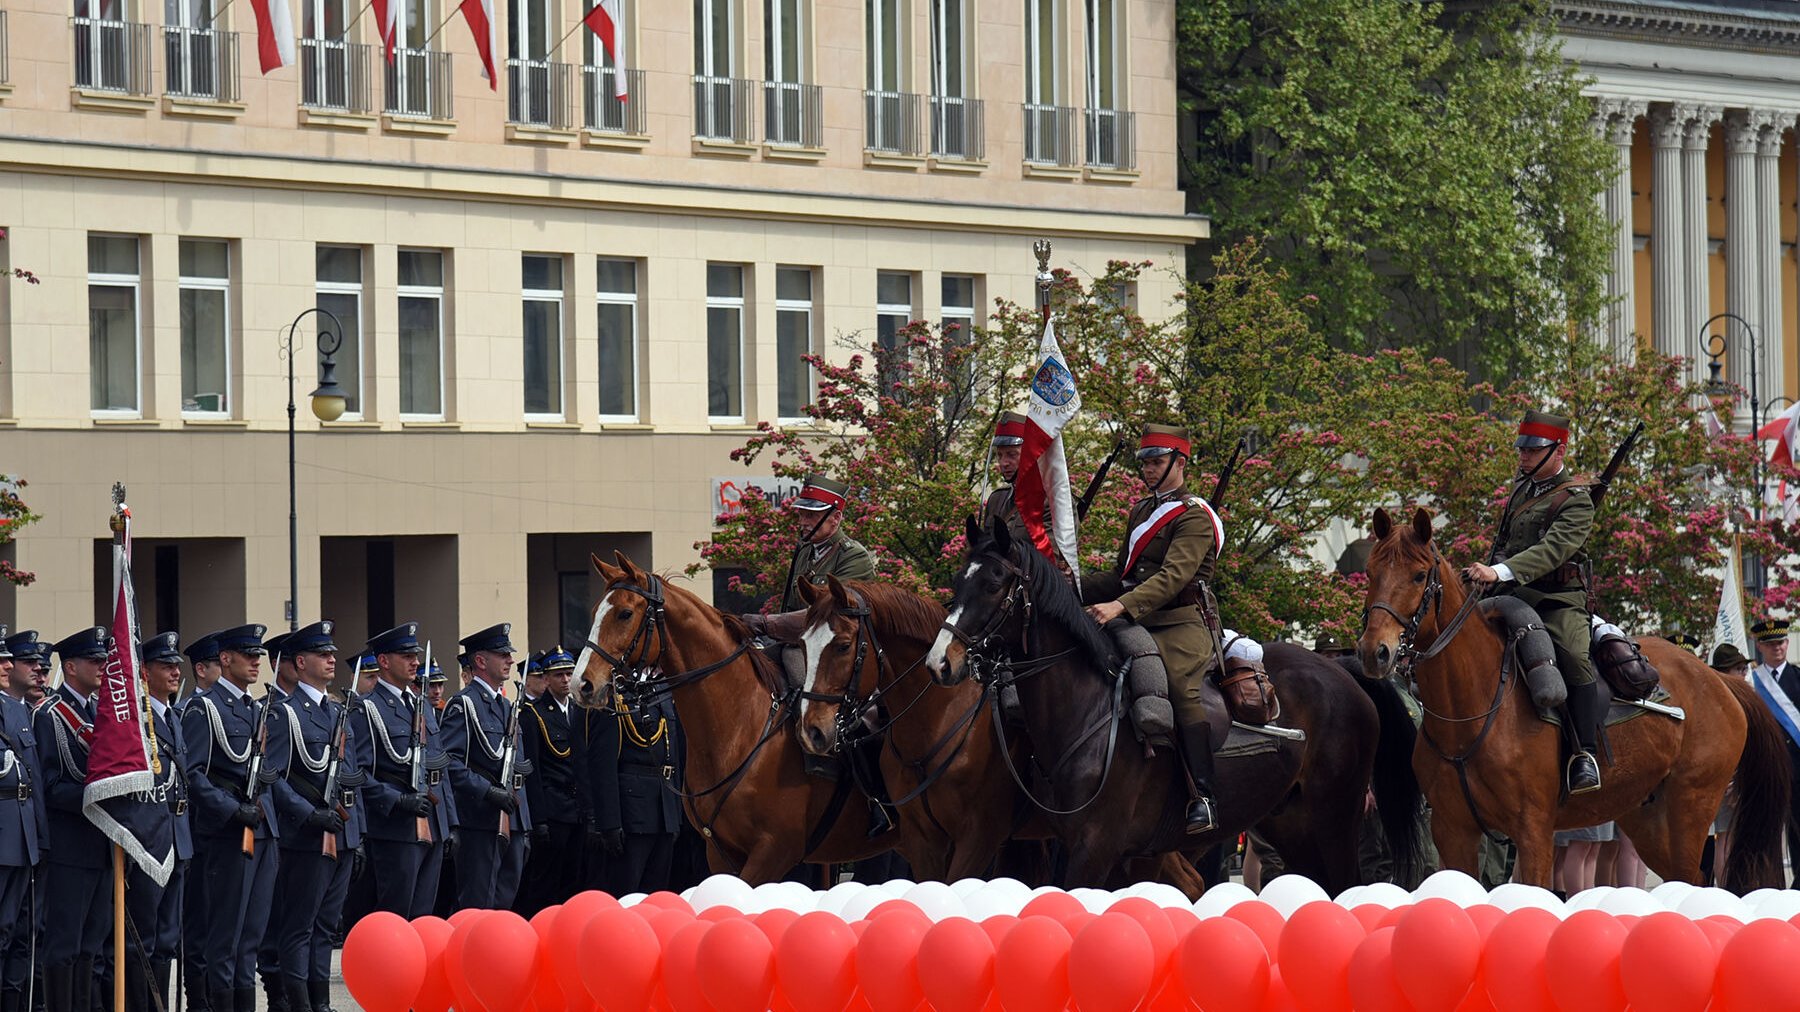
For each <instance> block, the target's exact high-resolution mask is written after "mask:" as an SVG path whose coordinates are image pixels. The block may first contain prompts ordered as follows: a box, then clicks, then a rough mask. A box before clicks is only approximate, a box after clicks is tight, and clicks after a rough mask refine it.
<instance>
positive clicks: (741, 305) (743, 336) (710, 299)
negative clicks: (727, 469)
mask: <svg viewBox="0 0 1800 1012" xmlns="http://www.w3.org/2000/svg"><path fill="white" fill-rule="evenodd" d="M714 267H729V268H731V269H733V270H735V271H737V272H738V294H737V295H736V296H728V295H714V294H713V293H712V285H711V284H710V283H708V284H707V286H706V287H707V292H706V344H707V349H706V354H707V359H708V361H707V364H706V423H707V424H708V425H742V424H744V423H745V422H746V421H748V420H749V418H750V403H749V401H750V397H749V393H750V390H749V383H748V382H747V379H748V377H747V376H746V370H745V368H744V366H745V351H746V350H747V348H746V345H747V344H748V343H749V342H748V335H747V333H746V332H747V330H748V329H749V328H748V327H747V326H746V323H747V319H746V318H747V317H748V315H749V298H748V297H747V296H746V295H745V294H744V293H745V292H746V291H748V290H749V287H750V283H749V274H750V270H749V266H748V265H746V264H741V263H733V262H730V261H725V260H708V261H706V271H707V272H708V273H711V271H712V268H714ZM714 309H735V310H737V345H738V348H737V390H738V413H737V414H735V415H715V414H713V413H712V381H713V377H712V362H711V358H712V311H713V310H714Z"/></svg>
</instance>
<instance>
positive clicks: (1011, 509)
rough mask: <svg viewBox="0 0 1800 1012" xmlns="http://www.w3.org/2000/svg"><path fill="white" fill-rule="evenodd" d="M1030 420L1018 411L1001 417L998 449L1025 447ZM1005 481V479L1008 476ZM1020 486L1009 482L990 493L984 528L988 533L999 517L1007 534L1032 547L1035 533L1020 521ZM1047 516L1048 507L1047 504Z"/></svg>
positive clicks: (996, 434)
mask: <svg viewBox="0 0 1800 1012" xmlns="http://www.w3.org/2000/svg"><path fill="white" fill-rule="evenodd" d="M1025 425H1026V418H1025V416H1024V415H1022V414H1020V413H1019V412H1017V411H1006V412H1002V413H1001V415H1000V421H999V423H998V424H996V425H995V426H994V447H995V448H996V449H998V448H1000V447H1007V446H1023V445H1025ZM1001 477H1005V475H1004V474H1002V475H1001ZM1017 484H1018V476H1017V475H1016V474H1015V475H1014V476H1013V477H1011V478H1008V479H1007V480H1006V484H1005V485H1003V486H1001V487H1000V488H997V489H995V490H993V491H992V492H989V493H988V497H987V502H984V503H982V504H981V527H982V529H984V530H985V529H986V528H987V526H988V525H989V524H990V523H992V522H993V520H994V518H995V517H999V518H1000V520H1001V522H1002V523H1004V524H1006V530H1007V532H1008V533H1010V534H1011V535H1012V536H1013V540H1015V541H1019V542H1021V543H1023V544H1030V543H1031V533H1030V532H1029V531H1027V530H1026V529H1025V521H1024V520H1022V519H1020V518H1019V504H1018V503H1016V502H1014V501H1013V489H1014V487H1016V485H1017ZM1046 512H1048V505H1047V504H1046Z"/></svg>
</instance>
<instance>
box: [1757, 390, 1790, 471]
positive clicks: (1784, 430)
mask: <svg viewBox="0 0 1800 1012" xmlns="http://www.w3.org/2000/svg"><path fill="white" fill-rule="evenodd" d="M1756 438H1757V439H1765V440H1766V439H1773V440H1774V441H1775V451H1774V452H1773V453H1771V454H1769V463H1771V464H1792V463H1793V462H1794V446H1795V445H1796V444H1800V401H1796V402H1795V403H1794V405H1793V406H1792V407H1790V408H1788V409H1787V410H1786V411H1783V412H1782V413H1781V414H1779V415H1776V416H1775V417H1774V418H1773V419H1771V420H1770V421H1769V422H1768V423H1767V424H1765V425H1764V426H1763V427H1762V428H1760V429H1757V430H1756Z"/></svg>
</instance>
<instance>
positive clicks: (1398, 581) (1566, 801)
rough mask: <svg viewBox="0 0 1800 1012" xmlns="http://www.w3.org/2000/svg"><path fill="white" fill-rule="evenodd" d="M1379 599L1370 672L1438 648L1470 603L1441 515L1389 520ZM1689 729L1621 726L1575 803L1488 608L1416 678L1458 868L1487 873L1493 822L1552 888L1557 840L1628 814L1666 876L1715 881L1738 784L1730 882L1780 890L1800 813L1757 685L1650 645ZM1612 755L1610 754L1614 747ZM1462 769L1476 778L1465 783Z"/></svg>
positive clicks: (1646, 853)
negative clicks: (1712, 872) (1483, 866)
mask: <svg viewBox="0 0 1800 1012" xmlns="http://www.w3.org/2000/svg"><path fill="white" fill-rule="evenodd" d="M1374 534H1375V547H1374V550H1373V551H1372V552H1371V553H1370V555H1369V590H1368V597H1367V605H1366V608H1365V612H1364V613H1365V615H1366V618H1365V623H1364V629H1363V634H1362V639H1361V640H1360V642H1359V644H1358V646H1359V649H1360V652H1361V655H1362V658H1363V665H1364V669H1365V670H1366V671H1367V672H1368V673H1369V675H1370V677H1376V678H1385V677H1387V676H1388V675H1389V674H1390V673H1392V672H1393V671H1394V669H1395V668H1396V666H1397V665H1398V664H1399V662H1400V660H1401V658H1402V657H1406V656H1410V655H1412V654H1413V653H1414V652H1429V651H1432V650H1438V649H1439V645H1438V644H1437V639H1438V637H1439V634H1440V632H1441V631H1443V630H1444V629H1445V627H1446V626H1447V625H1449V624H1450V623H1451V622H1452V620H1453V616H1455V615H1456V614H1457V613H1458V611H1459V609H1461V608H1462V606H1463V603H1464V600H1465V598H1466V594H1465V592H1464V590H1463V587H1462V584H1461V582H1460V581H1459V580H1458V578H1457V575H1456V572H1455V570H1454V569H1452V568H1451V566H1450V563H1449V561H1448V560H1446V559H1445V558H1444V557H1443V555H1442V554H1441V553H1439V551H1438V550H1437V547H1436V546H1435V545H1434V544H1433V542H1432V532H1431V515H1430V514H1429V513H1428V512H1426V511H1425V510H1423V509H1420V510H1418V511H1417V512H1415V513H1414V514H1413V518H1412V523H1411V524H1410V525H1409V526H1405V527H1402V526H1398V525H1396V524H1395V523H1394V522H1393V520H1392V518H1390V517H1389V516H1388V514H1387V511H1386V510H1377V511H1376V512H1375V528H1374ZM1638 643H1639V645H1640V647H1641V649H1642V650H1643V653H1644V656H1645V657H1646V658H1648V659H1649V660H1650V662H1651V663H1652V664H1654V665H1655V666H1656V670H1657V671H1658V672H1659V673H1660V674H1661V675H1662V684H1663V687H1664V688H1665V689H1667V690H1668V692H1669V695H1670V696H1671V697H1672V698H1671V699H1669V701H1668V702H1669V703H1670V704H1672V705H1675V706H1679V707H1681V708H1682V709H1683V710H1684V711H1686V713H1687V719H1686V720H1685V721H1677V720H1673V719H1670V718H1668V717H1665V716H1660V715H1657V714H1645V715H1643V716H1639V717H1637V718H1635V719H1632V720H1630V721H1627V722H1625V723H1622V724H1617V725H1615V726H1613V727H1610V728H1608V729H1607V739H1608V745H1609V746H1610V751H1611V762H1610V763H1609V764H1607V765H1606V767H1605V768H1604V770H1603V780H1604V784H1605V786H1604V787H1603V788H1602V789H1601V790H1599V791H1595V792H1593V793H1590V794H1583V795H1579V796H1575V797H1564V796H1562V745H1561V739H1560V736H1559V734H1560V733H1559V731H1558V729H1557V728H1555V727H1553V726H1552V725H1550V724H1548V723H1546V722H1545V721H1543V720H1541V719H1539V717H1538V715H1537V711H1536V709H1535V707H1534V706H1533V705H1532V702H1531V699H1530V697H1529V695H1528V692H1527V690H1526V689H1525V688H1524V686H1523V679H1522V678H1520V677H1518V676H1517V675H1516V674H1515V673H1513V672H1510V671H1508V670H1507V669H1506V667H1505V666H1504V664H1503V657H1504V654H1505V650H1504V643H1503V640H1502V638H1501V636H1500V635H1499V634H1498V633H1497V632H1496V631H1495V630H1494V629H1493V628H1491V627H1489V625H1488V624H1487V623H1486V622H1485V621H1484V620H1482V619H1481V618H1480V613H1479V612H1477V613H1476V616H1475V617H1472V618H1470V619H1469V620H1467V621H1466V622H1464V624H1463V625H1462V626H1461V628H1460V629H1457V630H1455V631H1454V632H1453V634H1452V639H1451V640H1450V642H1449V643H1448V644H1447V645H1445V646H1443V648H1442V649H1441V651H1440V652H1438V653H1437V654H1436V655H1435V656H1430V657H1425V656H1424V653H1419V654H1418V656H1419V658H1420V659H1418V661H1417V663H1416V667H1415V673H1416V677H1417V680H1418V685H1419V699H1420V702H1421V703H1423V704H1424V707H1425V723H1424V728H1423V733H1422V734H1421V735H1420V736H1419V742H1418V745H1417V746H1416V748H1415V749H1414V751H1413V768H1414V770H1415V771H1416V772H1417V774H1418V778H1419V782H1420V783H1421V784H1422V785H1423V787H1424V789H1425V792H1426V795H1427V797H1429V798H1430V800H1431V808H1432V827H1431V828H1432V835H1433V836H1434V837H1435V839H1436V841H1437V847H1438V853H1439V854H1440V855H1442V857H1443V861H1444V865H1445V867H1448V868H1456V869H1460V870H1462V871H1465V872H1468V873H1469V874H1471V875H1473V874H1475V872H1476V859H1477V850H1478V848H1479V845H1480V841H1481V835H1482V831H1483V829H1484V828H1486V829H1491V830H1494V831H1496V832H1499V833H1501V834H1504V835H1505V836H1506V837H1508V838H1509V839H1511V840H1512V841H1513V843H1514V844H1515V845H1516V846H1517V847H1518V851H1519V860H1518V867H1517V870H1516V871H1515V873H1514V877H1515V878H1516V879H1517V880H1518V881H1520V882H1525V883H1528V884H1532V885H1539V886H1546V887H1547V886H1549V885H1550V880H1551V866H1552V862H1553V859H1554V856H1555V844H1554V842H1553V839H1552V836H1553V833H1554V831H1555V830H1558V829H1576V828H1580V827H1583V826H1593V825H1598V824H1600V823H1603V822H1607V821H1609V820H1613V821H1617V823H1618V824H1619V828H1620V829H1622V830H1623V831H1624V832H1625V834H1626V835H1628V836H1630V837H1631V842H1632V843H1633V844H1634V845H1636V847H1637V849H1638V853H1639V854H1641V855H1643V858H1644V862H1645V863H1646V864H1647V865H1649V866H1650V868H1651V870H1653V871H1655V872H1656V873H1657V874H1658V875H1660V876H1661V877H1662V878H1664V879H1671V880H1674V879H1678V880H1681V881H1684V882H1695V883H1697V882H1699V881H1700V880H1701V871H1700V853H1701V849H1702V848H1703V847H1704V846H1705V845H1706V836H1707V827H1708V825H1709V824H1710V823H1711V822H1712V819H1713V813H1715V812H1716V811H1718V808H1719V802H1720V799H1722V798H1723V797H1724V795H1725V787H1726V784H1727V783H1728V782H1730V781H1731V780H1732V778H1733V776H1735V777H1736V778H1737V790H1738V792H1739V795H1740V796H1741V797H1742V798H1743V799H1744V801H1743V802H1742V803H1740V804H1739V805H1738V806H1737V812H1736V815H1735V816H1734V817H1733V823H1732V847H1731V853H1730V856H1729V858H1728V863H1727V867H1726V869H1725V879H1724V881H1725V884H1726V886H1727V888H1732V889H1738V890H1745V889H1753V888H1757V887H1760V886H1765V885H1767V886H1774V887H1780V886H1781V885H1782V884H1783V882H1782V875H1781V853H1780V846H1781V829H1782V820H1783V819H1784V818H1785V817H1786V813H1787V810H1788V804H1787V799H1788V792H1789V790H1790V784H1789V776H1790V774H1789V770H1788V760H1787V755H1786V749H1785V746H1784V739H1783V737H1782V733H1781V731H1780V729H1779V727H1778V726H1777V725H1776V723H1775V721H1774V718H1773V717H1771V716H1770V714H1769V713H1768V710H1767V709H1766V708H1765V707H1764V705H1763V703H1762V702H1761V700H1759V699H1757V698H1756V695H1755V693H1754V691H1753V690H1752V689H1751V688H1750V686H1749V685H1748V684H1746V683H1744V682H1742V681H1737V680H1730V679H1721V678H1719V677H1718V676H1717V675H1716V674H1714V673H1713V671H1712V670H1711V669H1709V668H1707V666H1706V665H1705V664H1703V663H1701V662H1700V660H1699V658H1697V657H1695V656H1694V655H1693V654H1691V653H1688V652H1687V651H1686V650H1683V649H1681V648H1680V647H1677V646H1675V645H1674V644H1672V643H1669V642H1668V641H1666V640H1661V639H1656V638H1653V637H1645V638H1642V639H1640V640H1639V641H1638ZM1603 751H1604V750H1603ZM1459 760H1460V762H1461V765H1462V769H1463V770H1464V771H1466V775H1467V779H1466V782H1465V781H1464V780H1462V779H1461V778H1459V776H1458V770H1457V765H1458V761H1459Z"/></svg>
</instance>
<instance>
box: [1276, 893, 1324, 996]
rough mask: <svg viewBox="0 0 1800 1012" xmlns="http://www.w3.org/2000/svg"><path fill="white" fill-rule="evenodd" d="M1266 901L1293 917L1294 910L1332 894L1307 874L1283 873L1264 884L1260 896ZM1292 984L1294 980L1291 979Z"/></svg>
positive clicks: (1284, 915)
mask: <svg viewBox="0 0 1800 1012" xmlns="http://www.w3.org/2000/svg"><path fill="white" fill-rule="evenodd" d="M1259 898H1260V899H1261V900H1262V901H1263V902H1264V903H1267V904H1268V905H1269V906H1271V907H1274V908H1275V912H1276V913H1278V914H1280V915H1282V916H1283V917H1292V916H1293V915H1294V911H1296V910H1299V909H1300V908H1301V907H1303V906H1305V905H1307V904H1308V903H1312V902H1314V901H1316V900H1330V899H1331V896H1330V895H1329V894H1327V893H1326V892H1325V890H1324V889H1322V888H1320V886H1319V884H1318V883H1317V882H1314V881H1313V880H1312V879H1309V878H1307V877H1306V876H1305V875H1291V874H1290V875H1282V876H1279V877H1277V878H1275V879H1273V880H1271V881H1270V882H1269V883H1268V884H1267V885H1265V886H1263V891H1262V894H1261V896H1260V897H1259ZM1289 983H1290V984H1291V983H1292V981H1289Z"/></svg>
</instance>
